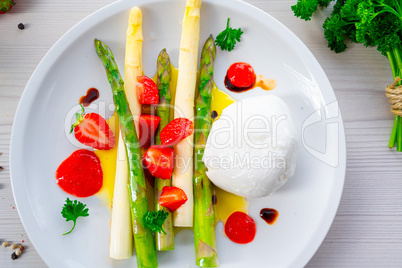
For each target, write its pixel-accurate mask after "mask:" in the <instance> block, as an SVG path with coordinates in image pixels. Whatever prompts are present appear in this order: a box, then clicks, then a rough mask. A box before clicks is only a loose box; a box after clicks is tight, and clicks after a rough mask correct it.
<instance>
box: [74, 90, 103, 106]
mask: <svg viewBox="0 0 402 268" xmlns="http://www.w3.org/2000/svg"><path fill="white" fill-rule="evenodd" d="M97 98H99V91H98V90H97V89H96V88H94V87H91V88H90V89H88V91H87V94H86V95H84V96H82V97H81V98H80V101H79V103H80V104H82V106H84V107H88V106H89V105H90V104H91V103H92V102H93V101H95V100H96V99H97Z"/></svg>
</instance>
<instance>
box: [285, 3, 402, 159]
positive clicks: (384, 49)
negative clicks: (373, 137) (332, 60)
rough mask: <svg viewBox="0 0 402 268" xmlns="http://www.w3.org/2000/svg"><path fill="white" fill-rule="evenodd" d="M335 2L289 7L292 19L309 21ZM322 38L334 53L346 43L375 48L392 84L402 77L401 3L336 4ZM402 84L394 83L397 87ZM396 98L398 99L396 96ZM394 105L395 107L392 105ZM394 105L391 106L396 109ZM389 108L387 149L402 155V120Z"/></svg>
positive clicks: (324, 26)
mask: <svg viewBox="0 0 402 268" xmlns="http://www.w3.org/2000/svg"><path fill="white" fill-rule="evenodd" d="M330 1H334V0H297V2H296V4H295V5H294V6H292V7H291V8H292V10H293V12H294V14H295V16H297V17H300V18H301V19H304V20H310V18H311V16H312V14H313V13H314V12H316V11H317V10H318V7H320V6H327V5H328V4H329V3H330ZM323 28H324V37H325V38H326V39H327V41H328V47H329V48H331V49H332V50H334V51H335V52H336V53H340V52H343V51H345V49H346V48H347V42H349V41H351V42H353V43H361V44H363V45H364V46H366V47H368V46H373V47H377V50H378V51H379V52H380V53H381V54H382V55H384V56H386V57H387V58H388V60H389V63H390V66H391V71H392V75H393V77H394V80H395V79H396V78H397V77H402V1H401V0H337V1H336V3H335V4H334V5H333V8H332V12H331V14H330V15H329V16H328V17H327V18H326V19H325V21H324V24H323ZM400 84H401V82H398V83H397V86H399V85H400ZM398 97H399V96H398ZM393 104H394V103H393ZM397 104H399V103H396V104H394V105H393V107H394V106H396V107H398V106H397ZM395 109H396V111H394V108H392V112H393V113H394V114H395V121H394V126H393V128H392V133H391V138H390V141H389V144H388V146H389V147H390V148H393V147H394V146H395V143H396V147H397V151H400V152H401V151H402V120H401V119H402V118H401V116H400V111H401V109H400V108H395Z"/></svg>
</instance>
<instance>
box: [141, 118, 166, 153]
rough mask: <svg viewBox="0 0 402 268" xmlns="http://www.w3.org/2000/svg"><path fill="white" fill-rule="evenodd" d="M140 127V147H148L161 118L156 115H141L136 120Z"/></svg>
mask: <svg viewBox="0 0 402 268" xmlns="http://www.w3.org/2000/svg"><path fill="white" fill-rule="evenodd" d="M138 121H139V125H140V136H139V137H140V140H139V143H140V146H141V147H145V148H147V147H149V145H150V144H151V141H153V140H154V136H155V131H156V129H157V128H158V125H159V121H161V118H160V117H159V116H156V115H150V114H142V115H140V118H139V119H138Z"/></svg>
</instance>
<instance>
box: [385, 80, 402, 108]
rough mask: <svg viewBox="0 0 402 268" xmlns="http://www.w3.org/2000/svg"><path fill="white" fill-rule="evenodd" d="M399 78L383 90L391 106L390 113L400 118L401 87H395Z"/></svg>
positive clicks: (401, 106) (401, 103)
mask: <svg viewBox="0 0 402 268" xmlns="http://www.w3.org/2000/svg"><path fill="white" fill-rule="evenodd" d="M399 81H401V78H399V77H396V78H395V80H394V82H393V83H392V84H391V85H389V86H387V87H386V88H385V96H387V98H388V101H389V102H390V103H391V104H392V105H391V113H393V114H394V115H398V116H402V86H396V85H397V84H398V82H399Z"/></svg>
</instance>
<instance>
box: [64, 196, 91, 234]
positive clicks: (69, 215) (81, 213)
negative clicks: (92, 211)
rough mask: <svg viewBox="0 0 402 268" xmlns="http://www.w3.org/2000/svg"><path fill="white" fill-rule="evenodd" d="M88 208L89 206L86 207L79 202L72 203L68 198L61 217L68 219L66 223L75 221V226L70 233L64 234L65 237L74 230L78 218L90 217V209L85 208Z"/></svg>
mask: <svg viewBox="0 0 402 268" xmlns="http://www.w3.org/2000/svg"><path fill="white" fill-rule="evenodd" d="M86 206H87V205H84V204H83V203H81V202H79V201H77V200H74V201H71V200H70V199H69V198H68V197H67V199H66V203H65V204H64V207H63V209H62V211H61V215H62V216H63V218H65V219H66V221H73V222H74V225H73V228H72V229H71V230H70V231H69V232H67V233H64V234H63V235H67V234H69V233H71V232H72V231H73V230H74V228H75V224H76V222H77V218H78V217H87V216H89V214H88V210H89V209H88V208H85V207H86Z"/></svg>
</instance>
